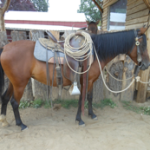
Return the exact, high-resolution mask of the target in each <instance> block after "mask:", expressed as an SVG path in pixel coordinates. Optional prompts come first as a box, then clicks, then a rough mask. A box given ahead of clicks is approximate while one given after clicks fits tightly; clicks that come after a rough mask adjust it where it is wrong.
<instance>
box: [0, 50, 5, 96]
mask: <svg viewBox="0 0 150 150" xmlns="http://www.w3.org/2000/svg"><path fill="white" fill-rule="evenodd" d="M2 52H3V48H0V56H1V53H2ZM3 88H4V70H3V68H2V65H1V57H0V96H1V95H2V92H3Z"/></svg>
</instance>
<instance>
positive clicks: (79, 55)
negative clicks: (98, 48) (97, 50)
mask: <svg viewBox="0 0 150 150" xmlns="http://www.w3.org/2000/svg"><path fill="white" fill-rule="evenodd" d="M79 35H82V36H83V37H84V38H85V40H84V42H83V44H82V45H81V46H80V47H77V48H75V47H72V46H71V45H70V39H71V38H73V37H74V36H78V34H75V33H72V34H70V35H69V36H67V38H66V39H65V43H64V54H65V59H66V62H67V65H68V66H69V68H70V69H71V70H72V71H73V72H75V73H77V74H84V73H86V72H88V71H89V69H90V67H91V63H90V65H89V67H88V68H87V70H86V71H84V72H77V71H75V70H74V69H72V67H71V66H70V65H69V63H68V60H67V57H66V55H68V56H70V57H72V58H73V59H75V60H76V61H84V60H86V59H88V58H89V57H90V56H91V55H92V39H91V37H90V35H89V34H88V33H86V32H80V33H79Z"/></svg>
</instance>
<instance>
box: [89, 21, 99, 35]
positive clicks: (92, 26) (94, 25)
mask: <svg viewBox="0 0 150 150" xmlns="http://www.w3.org/2000/svg"><path fill="white" fill-rule="evenodd" d="M86 23H87V30H88V31H90V32H91V33H92V34H97V32H98V27H97V25H98V24H99V20H98V21H96V22H94V21H86Z"/></svg>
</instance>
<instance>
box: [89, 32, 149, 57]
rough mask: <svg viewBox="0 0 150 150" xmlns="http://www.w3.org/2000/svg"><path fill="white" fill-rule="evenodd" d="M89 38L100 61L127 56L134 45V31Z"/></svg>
mask: <svg viewBox="0 0 150 150" xmlns="http://www.w3.org/2000/svg"><path fill="white" fill-rule="evenodd" d="M91 38H92V40H93V43H94V45H95V48H96V52H97V54H98V57H99V59H100V60H106V59H107V58H112V57H114V56H117V55H118V54H127V53H128V52H129V51H132V49H133V47H134V45H135V34H134V30H129V31H120V32H113V33H103V34H98V35H91ZM145 40H146V39H145ZM145 40H144V41H145ZM144 43H145V42H144Z"/></svg>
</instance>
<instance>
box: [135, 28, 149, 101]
mask: <svg viewBox="0 0 150 150" xmlns="http://www.w3.org/2000/svg"><path fill="white" fill-rule="evenodd" d="M146 35H147V49H148V54H150V28H149V29H148V30H147V32H146ZM141 72H142V74H141V81H143V82H147V81H148V78H149V73H150V68H148V69H147V70H145V71H141ZM146 91H147V84H142V83H138V93H137V99H136V102H138V103H143V102H145V101H146Z"/></svg>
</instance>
